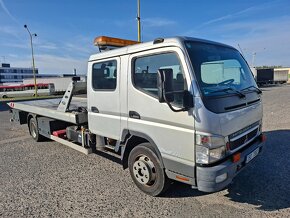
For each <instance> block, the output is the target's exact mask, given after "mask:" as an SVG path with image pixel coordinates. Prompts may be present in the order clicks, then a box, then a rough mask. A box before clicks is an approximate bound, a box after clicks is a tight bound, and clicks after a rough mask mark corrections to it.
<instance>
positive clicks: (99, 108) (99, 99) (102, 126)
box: [87, 57, 120, 140]
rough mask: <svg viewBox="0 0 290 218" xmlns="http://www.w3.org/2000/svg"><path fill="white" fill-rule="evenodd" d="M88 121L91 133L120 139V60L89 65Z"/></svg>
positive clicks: (111, 59) (107, 60)
mask: <svg viewBox="0 0 290 218" xmlns="http://www.w3.org/2000/svg"><path fill="white" fill-rule="evenodd" d="M88 67H89V69H88V71H89V72H91V73H89V74H88V75H89V76H88V88H87V90H88V91H87V96H88V120H89V129H90V131H91V132H93V133H95V134H98V135H102V136H105V137H109V138H113V139H117V140H118V139H119V138H120V88H119V86H120V83H119V81H120V78H119V77H120V76H119V75H120V73H119V71H120V58H119V57H116V58H110V59H106V60H100V61H96V62H92V63H89V65H88Z"/></svg>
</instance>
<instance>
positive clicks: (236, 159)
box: [232, 153, 241, 163]
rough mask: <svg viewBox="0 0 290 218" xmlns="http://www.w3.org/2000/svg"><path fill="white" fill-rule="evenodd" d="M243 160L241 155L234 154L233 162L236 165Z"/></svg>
mask: <svg viewBox="0 0 290 218" xmlns="http://www.w3.org/2000/svg"><path fill="white" fill-rule="evenodd" d="M240 159H241V153H237V154H234V156H233V158H232V161H233V162H234V163H236V162H238V161H239V160H240Z"/></svg>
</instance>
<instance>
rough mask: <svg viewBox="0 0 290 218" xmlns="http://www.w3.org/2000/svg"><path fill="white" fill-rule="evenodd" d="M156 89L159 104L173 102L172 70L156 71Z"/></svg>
mask: <svg viewBox="0 0 290 218" xmlns="http://www.w3.org/2000/svg"><path fill="white" fill-rule="evenodd" d="M157 87H158V100H159V102H160V103H162V102H173V101H174V89H173V70H172V69H171V68H167V69H159V70H158V72H157ZM164 98H165V99H164Z"/></svg>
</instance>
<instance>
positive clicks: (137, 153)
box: [128, 143, 170, 196]
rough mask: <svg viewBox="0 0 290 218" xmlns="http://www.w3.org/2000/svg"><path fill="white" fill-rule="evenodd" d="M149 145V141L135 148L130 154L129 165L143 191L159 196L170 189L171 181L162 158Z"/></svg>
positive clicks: (132, 175)
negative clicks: (162, 163)
mask: <svg viewBox="0 0 290 218" xmlns="http://www.w3.org/2000/svg"><path fill="white" fill-rule="evenodd" d="M149 146H150V144H149V143H142V144H140V145H138V146H136V147H135V148H133V149H132V151H131V152H130V154H129V158H128V166H129V171H130V175H131V177H132V179H133V181H134V183H135V184H136V186H137V187H138V188H139V189H140V190H141V191H143V192H144V193H146V194H148V195H151V196H159V195H161V194H162V193H164V192H165V191H166V190H167V189H168V187H169V185H170V181H169V179H168V178H167V176H166V174H165V172H164V169H163V168H162V166H161V164H160V160H159V159H158V157H157V155H156V154H155V153H154V151H153V150H152V149H150V147H149Z"/></svg>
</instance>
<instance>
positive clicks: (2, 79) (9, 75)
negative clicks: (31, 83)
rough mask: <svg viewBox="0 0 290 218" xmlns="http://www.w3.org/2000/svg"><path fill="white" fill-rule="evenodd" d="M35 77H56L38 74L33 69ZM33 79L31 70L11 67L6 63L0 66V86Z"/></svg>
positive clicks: (36, 70)
mask: <svg viewBox="0 0 290 218" xmlns="http://www.w3.org/2000/svg"><path fill="white" fill-rule="evenodd" d="M35 75H36V77H37V78H39V77H56V75H52V74H38V69H37V68H36V69H35ZM30 78H33V69H32V68H24V67H11V66H10V64H8V63H2V64H1V66H0V84H3V83H22V82H23V79H30Z"/></svg>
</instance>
